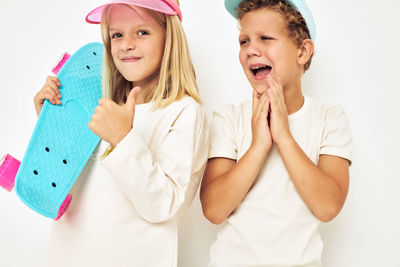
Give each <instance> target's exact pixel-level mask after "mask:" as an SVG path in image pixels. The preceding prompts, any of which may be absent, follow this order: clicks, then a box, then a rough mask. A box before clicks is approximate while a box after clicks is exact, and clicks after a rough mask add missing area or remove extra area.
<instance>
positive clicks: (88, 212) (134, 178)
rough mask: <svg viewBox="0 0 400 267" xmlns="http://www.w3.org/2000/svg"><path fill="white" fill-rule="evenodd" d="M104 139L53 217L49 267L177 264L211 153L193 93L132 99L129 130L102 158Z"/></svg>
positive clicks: (203, 116)
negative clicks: (161, 101) (181, 232)
mask: <svg viewBox="0 0 400 267" xmlns="http://www.w3.org/2000/svg"><path fill="white" fill-rule="evenodd" d="M107 146H108V144H107V143H106V142H105V141H101V143H100V144H99V146H98V147H97V148H96V150H95V152H94V153H93V155H92V158H91V159H90V160H89V161H88V163H87V164H86V166H85V168H84V169H83V171H82V173H81V175H80V176H79V178H78V180H77V182H76V183H75V185H74V187H73V189H72V190H71V193H72V202H71V205H70V207H69V208H68V210H67V211H66V213H65V214H64V216H63V217H62V218H61V219H60V220H59V221H58V222H55V223H54V227H53V231H52V233H51V238H50V242H49V251H48V258H47V266H49V267H54V266H57V267H60V266H68V267H74V266H79V267H81V266H82V267H102V266H104V267H128V266H129V267H132V266H138V267H146V266H152V267H175V266H176V265H177V226H178V223H179V221H180V218H181V215H183V213H184V211H185V210H186V209H187V208H188V206H189V205H190V203H191V202H192V200H193V198H194V195H195V192H196V190H197V188H198V186H199V183H200V181H201V178H202V176H203V172H204V169H205V165H206V162H207V156H208V147H209V140H208V126H207V123H206V119H205V114H204V112H203V109H202V107H201V106H200V105H199V104H198V103H196V102H195V101H194V100H193V99H192V98H191V97H184V98H183V99H182V100H180V101H177V102H174V103H172V104H171V105H169V106H168V107H167V108H165V109H158V110H156V111H152V110H151V104H141V105H136V111H135V118H134V123H133V129H132V131H131V132H130V133H129V134H128V135H127V136H126V137H125V138H124V139H123V140H122V141H121V142H120V143H119V144H118V146H117V147H116V148H115V149H114V151H112V152H111V153H110V154H109V155H108V156H107V157H106V158H105V159H104V160H101V159H100V156H101V155H102V154H103V153H104V151H105V150H106V149H107Z"/></svg>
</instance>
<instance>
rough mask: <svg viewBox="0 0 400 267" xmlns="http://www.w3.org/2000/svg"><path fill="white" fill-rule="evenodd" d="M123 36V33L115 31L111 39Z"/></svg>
mask: <svg viewBox="0 0 400 267" xmlns="http://www.w3.org/2000/svg"><path fill="white" fill-rule="evenodd" d="M121 36H122V34H120V33H118V32H117V33H114V34H112V35H111V39H115V38H119V37H121Z"/></svg>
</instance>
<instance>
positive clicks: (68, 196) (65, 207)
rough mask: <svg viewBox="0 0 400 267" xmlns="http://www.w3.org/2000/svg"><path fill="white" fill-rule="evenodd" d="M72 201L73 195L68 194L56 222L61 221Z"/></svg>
mask: <svg viewBox="0 0 400 267" xmlns="http://www.w3.org/2000/svg"><path fill="white" fill-rule="evenodd" d="M71 200H72V195H71V194H68V195H67V196H66V198H65V199H64V202H63V203H62V204H61V206H60V209H59V210H58V215H57V218H55V220H56V221H58V219H60V218H61V217H62V216H63V215H64V213H65V211H66V210H67V209H68V206H69V204H70V203H71Z"/></svg>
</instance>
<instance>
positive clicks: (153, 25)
mask: <svg viewBox="0 0 400 267" xmlns="http://www.w3.org/2000/svg"><path fill="white" fill-rule="evenodd" d="M109 18H110V22H109V29H110V30H109V34H110V39H111V55H112V57H113V60H114V63H115V66H116V67H117V69H118V71H119V72H120V73H121V74H122V76H124V78H125V79H126V80H128V81H130V82H133V85H134V86H140V87H141V88H142V92H144V91H146V90H147V89H149V88H151V87H152V86H154V84H156V83H157V81H158V73H159V69H160V65H161V60H162V57H163V51H164V43H165V29H164V28H163V27H162V26H161V25H160V24H159V23H157V22H156V21H155V20H154V19H153V18H152V17H151V16H150V15H149V14H148V13H147V12H146V11H145V10H144V9H143V8H138V7H132V6H128V5H115V6H113V7H112V9H111V11H110V15H109Z"/></svg>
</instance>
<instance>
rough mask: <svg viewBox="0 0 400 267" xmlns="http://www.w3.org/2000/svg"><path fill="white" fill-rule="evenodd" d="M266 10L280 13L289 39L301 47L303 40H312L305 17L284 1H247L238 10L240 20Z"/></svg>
mask: <svg viewBox="0 0 400 267" xmlns="http://www.w3.org/2000/svg"><path fill="white" fill-rule="evenodd" d="M260 8H265V9H268V10H271V11H275V12H278V13H279V14H280V15H281V16H282V18H283V20H284V22H285V23H286V25H287V31H288V35H289V38H291V39H292V40H293V42H294V43H295V44H296V45H297V47H300V46H301V44H302V42H303V40H305V39H311V35H310V31H309V29H308V27H307V23H306V21H305V19H304V17H303V16H302V15H301V14H300V12H299V11H297V9H296V8H294V7H293V6H292V5H290V4H288V3H287V2H286V1H283V0H246V1H242V2H241V3H240V4H239V7H238V8H237V9H236V12H237V14H238V16H237V17H238V19H239V20H241V19H242V18H243V16H244V15H245V14H246V13H248V12H251V11H254V10H257V9H260ZM313 55H314V53H313V54H312V55H311V57H310V59H309V60H308V61H307V63H306V64H304V72H306V71H307V70H308V69H309V68H310V66H311V61H312V57H313Z"/></svg>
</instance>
